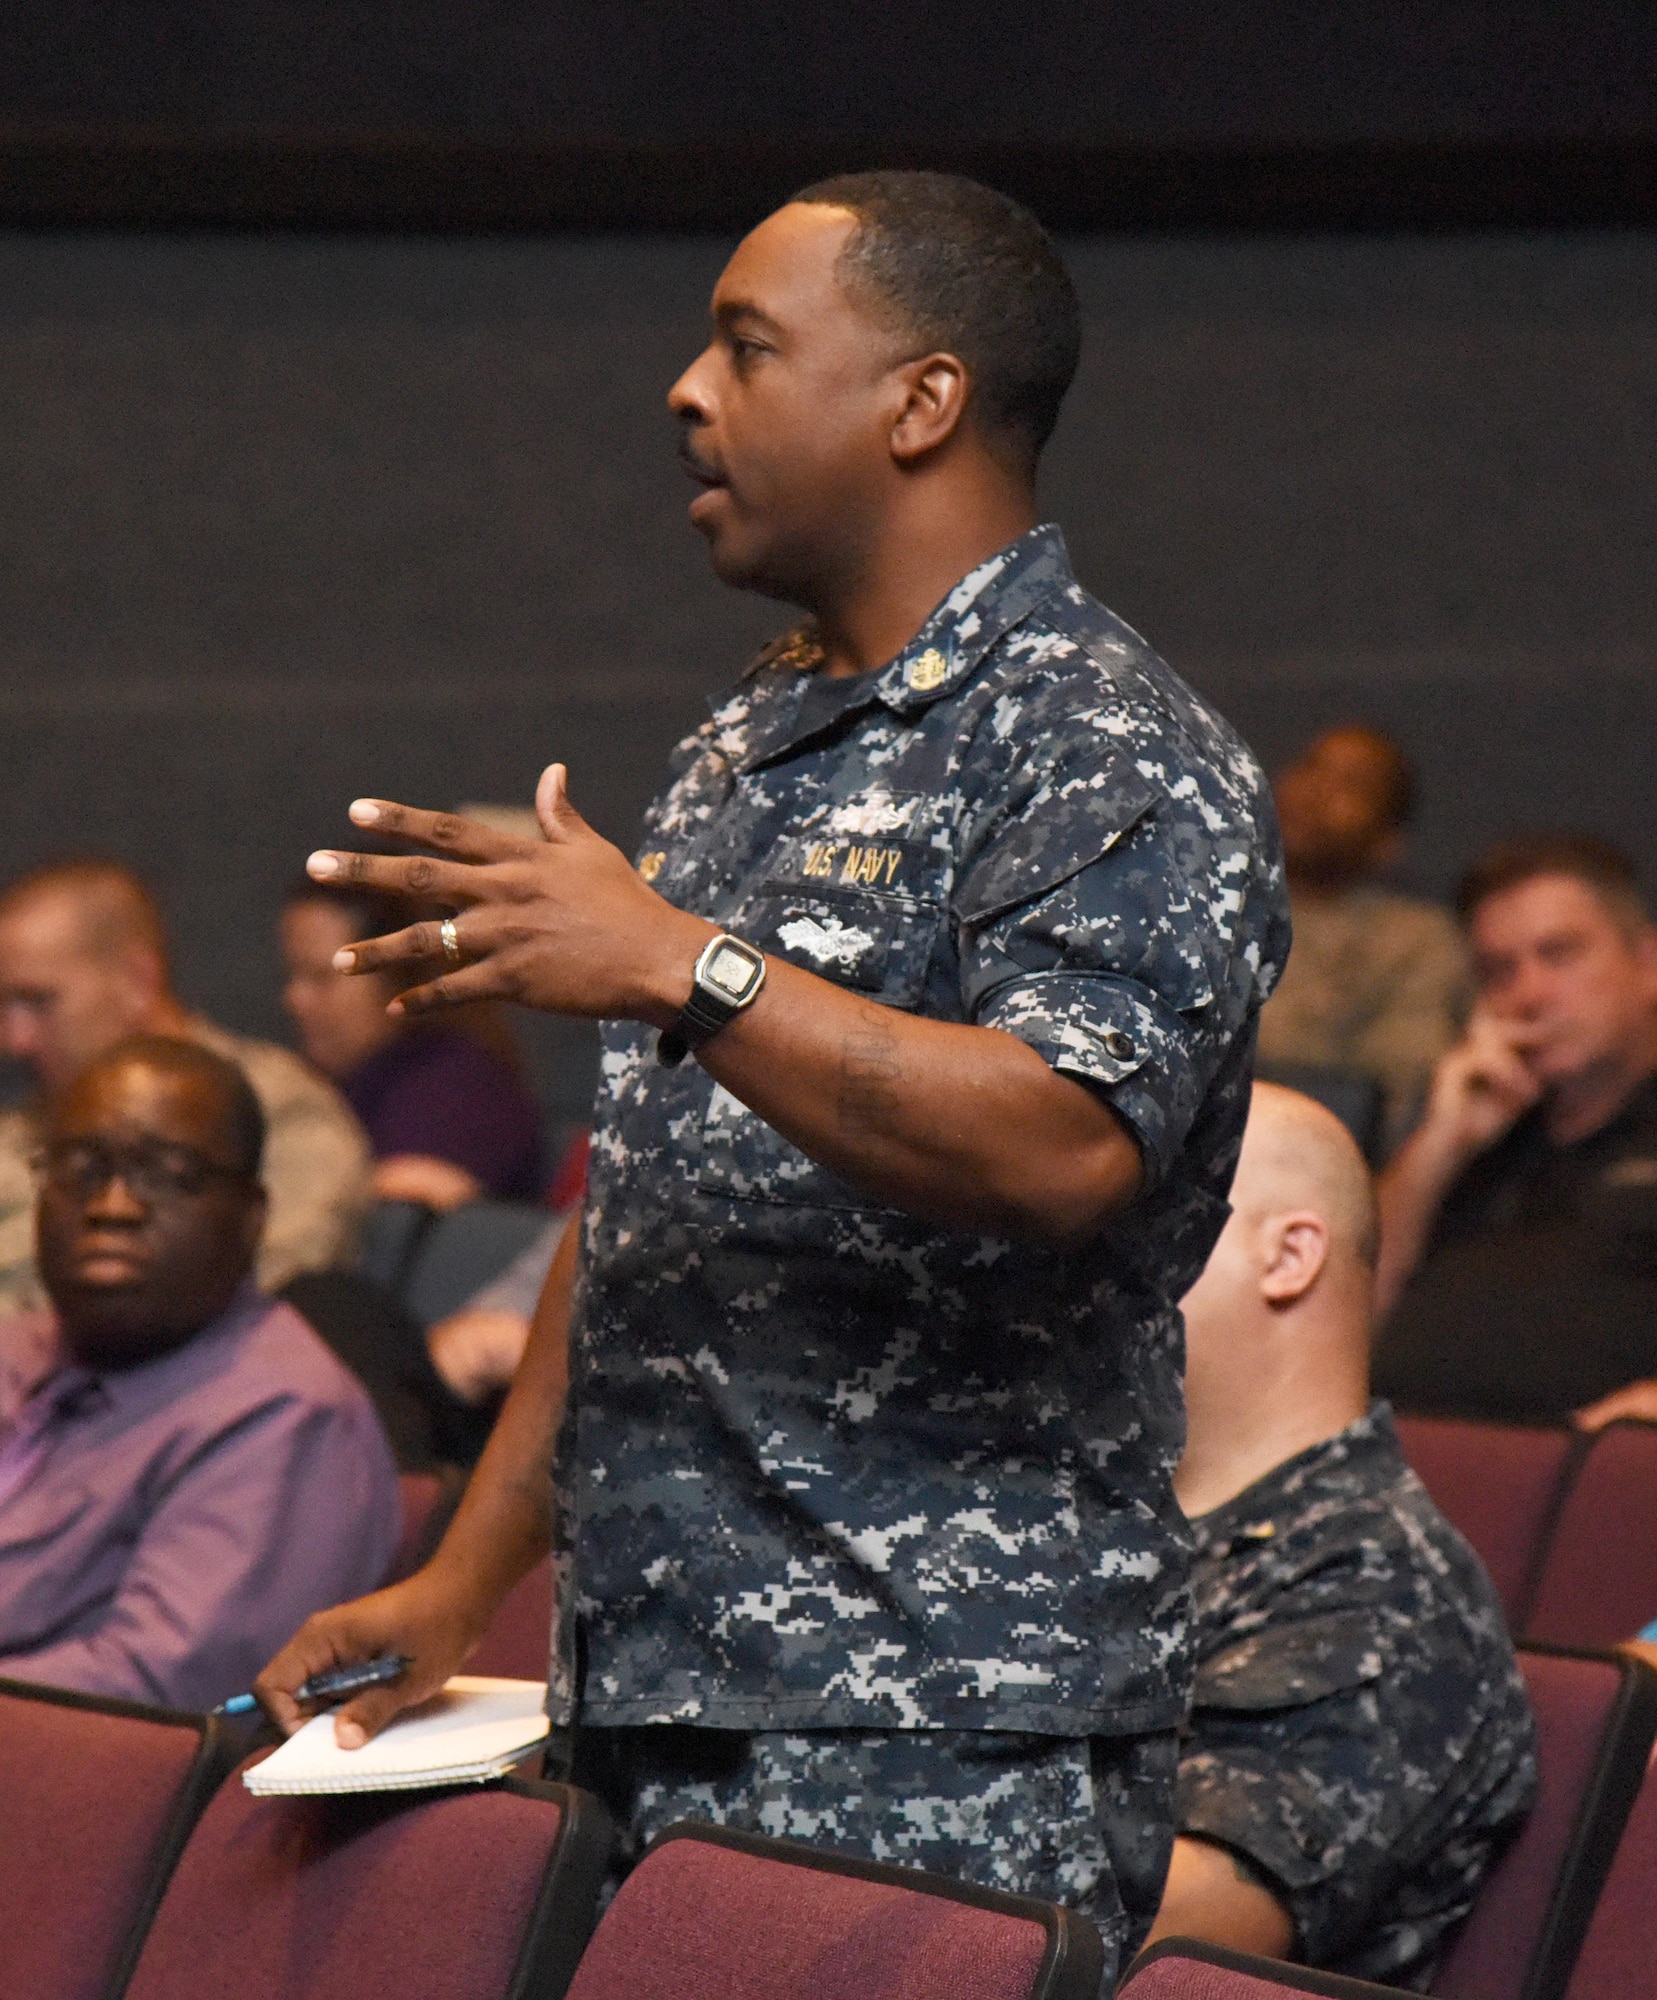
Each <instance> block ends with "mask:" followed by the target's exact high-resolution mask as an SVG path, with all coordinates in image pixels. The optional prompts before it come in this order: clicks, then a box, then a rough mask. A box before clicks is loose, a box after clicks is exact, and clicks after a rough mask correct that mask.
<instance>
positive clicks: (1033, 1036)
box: [977, 972, 1202, 1186]
mask: <svg viewBox="0 0 1657 2000" xmlns="http://www.w3.org/2000/svg"><path fill="white" fill-rule="evenodd" d="M977 1025H978V1026H979V1027H981V1028H999V1029H1000V1030H1001V1031H1002V1033H1003V1034H1008V1035H1016V1036H1017V1037H1018V1039H1019V1040H1020V1041H1021V1042H1027V1043H1028V1044H1029V1045H1030V1047H1031V1048H1033V1049H1034V1050H1035V1051H1036V1053H1037V1054H1038V1055H1039V1056H1041V1057H1042V1058H1043V1060H1044V1061H1046V1062H1047V1063H1049V1064H1050V1065H1051V1066H1052V1067H1053V1068H1054V1069H1056V1070H1060V1071H1062V1072H1063V1073H1064V1074H1065V1075H1066V1076H1074V1077H1078V1078H1079V1079H1080V1080H1081V1081H1082V1082H1084V1083H1088V1084H1091V1085H1093V1086H1094V1088H1095V1089H1097V1090H1098V1092H1099V1094H1100V1095H1101V1096H1102V1097H1103V1098H1104V1100H1105V1102H1106V1103H1107V1104H1108V1105H1109V1106H1110V1107H1111V1109H1112V1110H1113V1111H1114V1112H1116V1113H1117V1115H1118V1116H1119V1117H1121V1118H1122V1119H1123V1120H1124V1121H1125V1122H1126V1123H1127V1125H1128V1126H1129V1128H1130V1129H1131V1130H1132V1132H1133V1134H1134V1137H1135V1138H1136V1139H1137V1140H1138V1142H1139V1150H1140V1152H1141V1154H1142V1156H1143V1158H1144V1165H1145V1174H1146V1180H1147V1183H1148V1184H1149V1185H1152V1186H1154V1185H1155V1184H1156V1183H1157V1182H1159V1181H1161V1180H1162V1179H1163V1178H1164V1176H1165V1175H1166V1174H1167V1172H1168V1170H1169V1168H1170V1167H1171V1166H1172V1164H1173V1162H1174V1160H1175V1159H1176V1158H1177V1157H1178V1155H1179V1152H1180V1148H1181V1147H1182V1146H1183V1145H1184V1143H1185V1137H1186V1134H1187V1133H1188V1132H1189V1130H1190V1129H1191V1121H1192V1120H1193V1118H1195V1116H1196V1113H1197V1108H1198V1105H1199V1103H1200V1101H1201V1097H1202V1089H1201V1085H1200V1082H1199V1079H1198V1077H1197V1075H1196V1071H1195V1067H1194V1064H1193V1061H1192V1041H1193V1037H1192V1033H1191V1030H1190V1029H1189V1028H1188V1027H1187V1026H1186V1024H1185V1022H1184V1021H1183V1020H1182V1019H1181V1017H1180V1016H1179V1015H1178V1014H1176V1013H1174V1012H1173V1010H1172V1009H1171V1008H1169V1007H1167V1006H1166V1005H1164V1004H1163V1002H1162V1001H1160V1000H1158V999H1157V997H1156V995H1155V994H1154V993H1152V992H1151V990H1150V989H1149V988H1148V987H1145V986H1141V985H1138V984H1137V983H1136V982H1134V981H1133V980H1127V979H1113V978H1109V977H1101V976H1099V975H1098V974H1077V973H1066V972H1048V973H1036V974H1032V975H1030V976H1029V977H1027V978H1023V979H1017V980H1013V981H1010V982H1009V983H1008V984H1007V985H1004V986H1001V987H998V988H997V989H996V991H995V992H994V993H993V994H991V995H990V997H989V998H988V1000H987V1001H986V1002H985V1003H984V1005H983V1006H982V1007H981V1008H980V1009H979V1012H978V1015H977Z"/></svg>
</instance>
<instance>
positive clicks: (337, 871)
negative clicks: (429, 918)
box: [305, 847, 480, 908]
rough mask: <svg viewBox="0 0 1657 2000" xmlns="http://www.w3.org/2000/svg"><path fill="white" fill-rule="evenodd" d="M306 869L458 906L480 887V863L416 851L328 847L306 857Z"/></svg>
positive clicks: (316, 876) (317, 876)
mask: <svg viewBox="0 0 1657 2000" xmlns="http://www.w3.org/2000/svg"><path fill="white" fill-rule="evenodd" d="M305 872H306V874H307V875H309V876H310V878H311V880H312V881H313V882H333V883H337V884H339V885H340V886H342V887H343V886H344V885H345V884H347V883H349V884H350V885H351V886H352V887H354V888H362V889H385V890H388V891H389V892H390V893H391V894H392V895H394V896H416V897H420V898H422V899H429V900H430V901H432V902H434V903H453V904H454V905H455V906H456V907H457V908H464V907H465V905H466V904H468V903H470V902H471V901H472V900H473V898H474V897H475V896H476V895H477V894H478V892H479V887H480V884H479V882H478V873H477V868H476V866H474V865H471V864H468V863H465V862H460V861H434V860H433V859H432V858H431V856H430V855H429V854H414V855H410V856H408V857H407V858H406V859H405V858H404V857H403V856H401V855H396V854H352V853H349V852H341V851H340V850H339V849H337V848H332V847H324V848H319V849H318V850H317V852H316V853H315V854H313V855H311V856H310V857H309V858H308V859H307V860H306V863H305Z"/></svg>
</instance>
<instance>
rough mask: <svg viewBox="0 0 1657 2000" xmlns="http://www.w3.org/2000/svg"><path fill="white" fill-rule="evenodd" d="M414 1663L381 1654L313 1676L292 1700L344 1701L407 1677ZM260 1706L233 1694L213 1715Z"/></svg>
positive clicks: (246, 1696)
mask: <svg viewBox="0 0 1657 2000" xmlns="http://www.w3.org/2000/svg"><path fill="white" fill-rule="evenodd" d="M413 1664H414V1662H413V1661H412V1660H411V1659H410V1658H409V1656H408V1655H407V1654H406V1653H382V1654H381V1655H380V1657H379V1658H378V1659H377V1660H362V1661H359V1662H358V1664H357V1665H355V1666H351V1667H328V1668H326V1669H325V1670H324V1671H323V1672H322V1673H320V1674H312V1675H311V1677H310V1679H309V1680H308V1681H301V1682H300V1684H299V1686H298V1687H297V1688H295V1689H294V1696H293V1698H294V1700H295V1701H304V1702H325V1701H344V1700H345V1698H346V1696H347V1695H353V1694H361V1693H362V1691H363V1689H364V1688H371V1687H383V1686H384V1685H385V1684H386V1682H387V1681H394V1680H397V1679H398V1678H399V1677H400V1676H401V1675H403V1674H406V1673H407V1672H408V1670H409V1668H410V1667H411V1666H413ZM258 1706H259V1697H258V1696H257V1695H254V1694H233V1695H232V1696H231V1697H230V1699H229V1700H228V1701H221V1702H220V1703H219V1705H218V1707H217V1708H216V1709H215V1710H214V1711H213V1713H214V1714H215V1715H248V1714H251V1713H252V1711H253V1710H254V1709H256V1708H257V1707H258Z"/></svg>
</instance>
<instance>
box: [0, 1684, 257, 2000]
mask: <svg viewBox="0 0 1657 2000" xmlns="http://www.w3.org/2000/svg"><path fill="white" fill-rule="evenodd" d="M231 1758H232V1752H231V1750H230V1748H229V1746H228V1744H227V1742H226V1740H225V1738H224V1736H223V1733H222V1731H221V1729H220V1727H219V1726H218V1725H217V1724H214V1723H212V1722H209V1721H208V1719H207V1718H206V1717H203V1716H192V1715H174V1714H172V1713H170V1712H168V1711H167V1710H164V1709H144V1708H140V1707H138V1706H136V1705H135V1704H133V1703H129V1702H99V1701H93V1700H90V1699H88V1698H87V1697H84V1696H80V1695H70V1694H64V1693H61V1692H60V1691H59V1690H57V1689H53V1688H36V1687H32V1686H30V1685H28V1684H27V1683H25V1682H19V1681H0V1992H3V1993H4V1994H5V1996H6V2000H102V1997H103V1996H104V1995H106V1994H109V1993H111V1992H113V1991H115V1990H116V1989H117V1988H118V1986H119V1984H120V1982H121V1979H122V1976H123V1973H124V1969H125V1966H126V1964H127V1962H128V1961H129V1960H130V1957H131V1953H132V1951H133V1949H134V1948H135V1947H136V1944H137V1939H138V1935H139V1933H140V1932H141V1931H142V1929H143V1926H144V1924H145V1922H146V1920H147V1919H148V1916H149V1914H150V1911H151V1910H152V1909H153V1907H154V1905H155V1901H156V1898H157V1897H158V1896H159V1895H160V1893H161V1888H162V1884H163V1883H164V1881H165V1880H166V1874H167V1869H168V1868H169V1866H170V1865H171V1863H172V1861H173V1859H174V1857H175V1856H176V1855H177V1853H178V1850H179V1849H180V1847H182V1845H183V1843H184V1841H185V1839H186V1837H187V1836H188V1834H189V1831H190V1828H191V1826H192V1825H193V1824H194V1823H195V1820H196V1817H197V1815H198V1814H199V1813H200V1811H201V1809H202V1807H203V1806H204V1805H205V1804H206V1803H207V1800H208V1798H209V1797H210V1796H211V1795H212V1792H213V1790H214V1788H215V1787H216V1786H217V1785H218V1784H219V1782H220V1781H221V1780H222V1778H223V1776H224V1773H225V1771H226V1769H227V1768H228V1765H229V1763H230V1761H231Z"/></svg>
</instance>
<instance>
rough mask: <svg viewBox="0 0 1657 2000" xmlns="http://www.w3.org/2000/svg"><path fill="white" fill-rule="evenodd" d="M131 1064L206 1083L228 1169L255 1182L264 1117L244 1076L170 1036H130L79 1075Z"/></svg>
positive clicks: (262, 1150) (218, 1058) (210, 1053)
mask: <svg viewBox="0 0 1657 2000" xmlns="http://www.w3.org/2000/svg"><path fill="white" fill-rule="evenodd" d="M129 1062H141V1063H144V1064H146V1065H147V1066H148V1067H149V1068H151V1069H158V1070H161V1071H162V1072H163V1073H164V1074H166V1075H168V1076H182V1077H189V1078H190V1079H191V1080H192V1081H194V1082H197V1083H205V1084H206V1085H207V1087H208V1089H209V1090H210V1091H212V1093H213V1094H214V1096H215V1097H217V1099H218V1103H219V1136H220V1138H222V1139H223V1141H224V1144H225V1149H226V1151H227V1152H228V1153H229V1155H230V1158H229V1160H228V1162H227V1164H228V1165H229V1166H230V1167H232V1168H233V1169H234V1170H235V1172H236V1173H238V1174H241V1175H243V1176H244V1177H245V1178H246V1179H248V1180H250V1181H255V1180H257V1179H258V1178H259V1169H260V1167H261V1166H262V1165H263V1164H264V1157H265V1113H264V1108H263V1107H262V1106H261V1104H260V1102H259V1100H258V1098H257V1097H256V1096H255V1095H254V1090H253V1086H252V1084H251V1083H249V1082H248V1080H247V1077H246V1075H245V1074H244V1072H243V1071H242V1070H240V1069H238V1068H237V1066H236V1065H235V1064H234V1063H233V1062H229V1061H227V1060H226V1059H225V1058H224V1057H223V1056H221V1055H215V1054H214V1052H213V1051H212V1050H211V1049H208V1048H203V1047H202V1045H201V1043H200V1042H189V1041H185V1040H183V1039H182V1038H180V1037H177V1036H173V1035H128V1036H126V1037H124V1039H122V1040H121V1041H119V1042H117V1043H116V1044H115V1045H114V1047H113V1048H108V1049H105V1050H104V1052H103V1054H102V1055H101V1056H94V1057H93V1059H92V1061H91V1062H89V1063H88V1064H87V1066H86V1068H85V1069H84V1070H83V1071H82V1072H81V1075H82V1076H89V1075H91V1074H92V1073H93V1072H94V1071H96V1070H109V1069H119V1068H120V1067H121V1066H122V1065H123V1064H125V1063H129Z"/></svg>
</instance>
